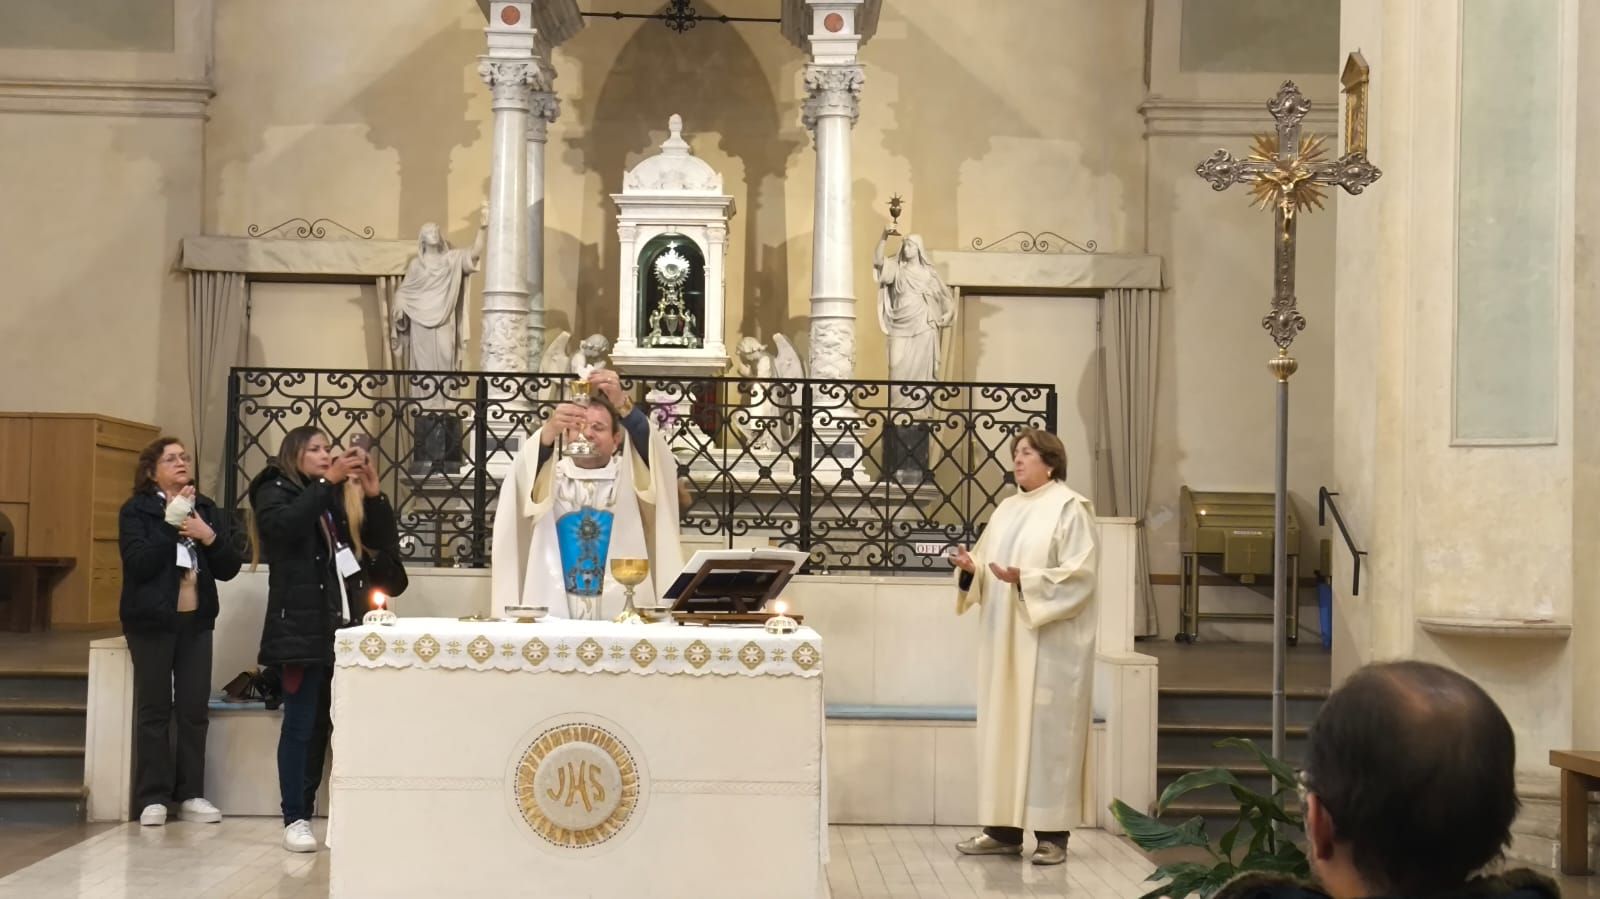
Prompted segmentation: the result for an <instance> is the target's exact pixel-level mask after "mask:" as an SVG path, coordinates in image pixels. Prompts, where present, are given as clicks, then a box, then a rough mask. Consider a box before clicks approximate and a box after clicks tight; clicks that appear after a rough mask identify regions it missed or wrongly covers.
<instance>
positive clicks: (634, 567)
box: [611, 559, 650, 624]
mask: <svg viewBox="0 0 1600 899" xmlns="http://www.w3.org/2000/svg"><path fill="white" fill-rule="evenodd" d="M611 576H612V577H614V578H616V579H617V583H619V584H621V585H622V587H623V590H624V591H625V595H624V599H623V602H622V614H620V615H618V616H617V617H615V618H613V619H611V620H612V621H615V622H616V623H618V624H642V623H644V618H643V617H642V616H641V615H640V614H639V610H638V609H636V608H634V606H633V588H634V587H637V586H639V585H640V584H642V583H644V579H645V578H646V577H649V576H650V560H649V559H612V560H611Z"/></svg>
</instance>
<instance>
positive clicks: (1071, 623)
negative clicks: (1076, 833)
mask: <svg viewBox="0 0 1600 899" xmlns="http://www.w3.org/2000/svg"><path fill="white" fill-rule="evenodd" d="M1011 455H1012V468H1013V470H1014V472H1015V474H1016V480H1017V487H1018V492H1017V494H1016V495H1015V496H1011V497H1008V498H1007V499H1006V500H1005V501H1004V502H1002V503H1001V504H1000V506H999V508H997V509H995V512H994V515H993V517H991V518H990V519H989V525H988V527H987V528H985V529H984V532H983V536H982V537H981V538H979V540H978V545H977V546H975V547H973V549H972V551H971V552H970V553H969V552H967V550H966V549H964V548H958V549H957V550H956V552H955V555H954V557H953V559H952V561H953V562H954V564H955V566H956V568H957V572H956V574H957V581H958V590H959V592H958V595H957V599H956V612H957V613H958V614H960V613H964V612H966V611H967V610H968V609H971V608H973V607H977V608H978V611H979V616H980V619H981V622H982V623H981V626H980V627H981V632H982V637H981V639H982V643H981V645H980V646H979V649H978V816H979V820H980V821H981V822H982V823H983V824H984V825H986V826H985V827H984V830H983V833H981V834H979V835H977V836H974V837H972V838H970V839H966V840H962V841H961V842H960V843H958V844H956V848H957V849H958V850H960V851H961V852H963V853H965V854H968V855H1020V854H1021V853H1022V836H1023V831H1024V830H1032V831H1034V833H1035V835H1036V836H1037V837H1038V846H1037V848H1036V849H1035V851H1034V853H1033V856H1032V861H1033V863H1034V864H1036V865H1055V864H1060V863H1061V862H1063V861H1065V860H1066V850H1067V837H1068V831H1069V830H1070V829H1071V828H1072V827H1073V826H1074V825H1075V824H1079V823H1081V822H1082V821H1084V820H1086V819H1089V814H1088V813H1087V812H1086V810H1085V809H1084V808H1083V806H1084V781H1085V768H1086V765H1087V762H1088V757H1089V732H1090V707H1091V704H1092V686H1093V680H1092V678H1093V674H1094V640H1095V627H1096V623H1095V602H1094V594H1095V554H1096V548H1095V520H1094V509H1093V508H1092V507H1091V506H1090V504H1089V501H1088V500H1086V499H1084V498H1083V497H1082V496H1079V495H1078V494H1077V493H1076V492H1074V491H1073V490H1072V489H1071V488H1069V487H1068V486H1067V485H1066V483H1065V481H1066V477H1067V453H1066V449H1065V448H1064V447H1063V446H1062V444H1061V441H1060V440H1059V439H1057V438H1056V436H1055V435H1054V434H1051V433H1049V432H1047V431H1042V430H1038V429H1034V428H1029V429H1026V430H1024V431H1022V432H1020V433H1019V434H1018V435H1017V436H1016V437H1015V438H1014V439H1013V440H1012V444H1011Z"/></svg>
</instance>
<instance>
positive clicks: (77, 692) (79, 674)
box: [0, 667, 89, 702]
mask: <svg viewBox="0 0 1600 899" xmlns="http://www.w3.org/2000/svg"><path fill="white" fill-rule="evenodd" d="M88 696H89V672H87V671H81V670H72V669H61V668H6V667H0V702H5V701H6V700H18V701H30V702H34V701H37V702H44V701H52V700H62V701H77V702H85V701H87V699H88Z"/></svg>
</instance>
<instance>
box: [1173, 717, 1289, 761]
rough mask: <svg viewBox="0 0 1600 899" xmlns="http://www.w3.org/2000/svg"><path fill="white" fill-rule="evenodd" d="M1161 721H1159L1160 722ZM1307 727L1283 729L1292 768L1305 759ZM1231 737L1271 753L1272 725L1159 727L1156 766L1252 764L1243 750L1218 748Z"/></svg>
mask: <svg viewBox="0 0 1600 899" xmlns="http://www.w3.org/2000/svg"><path fill="white" fill-rule="evenodd" d="M1158 720H1160V719H1158ZM1309 729H1310V728H1308V727H1307V726H1305V725H1289V726H1287V727H1285V729H1284V747H1283V748H1284V756H1285V761H1287V762H1289V764H1291V765H1298V764H1299V763H1300V761H1301V760H1302V759H1303V758H1304V756H1305V738H1306V734H1307V732H1308V731H1309ZM1229 737H1244V738H1246V739H1249V740H1251V741H1253V742H1254V743H1255V744H1256V745H1257V746H1259V747H1261V748H1262V749H1270V747H1271V744H1272V725H1271V724H1259V723H1255V722H1243V721H1235V722H1215V723H1199V724H1195V723H1183V724H1168V723H1166V722H1164V721H1163V722H1162V723H1160V724H1157V725H1156V762H1157V764H1160V763H1162V762H1168V763H1172V762H1175V761H1178V760H1182V761H1187V762H1192V763H1196V764H1213V765H1236V764H1246V763H1249V762H1251V761H1253V760H1254V759H1253V757H1252V756H1251V755H1250V754H1249V753H1247V752H1245V751H1244V750H1242V749H1233V748H1220V747H1218V746H1217V745H1216V744H1217V742H1218V741H1220V740H1224V739H1227V738H1229Z"/></svg>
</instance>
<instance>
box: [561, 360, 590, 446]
mask: <svg viewBox="0 0 1600 899" xmlns="http://www.w3.org/2000/svg"><path fill="white" fill-rule="evenodd" d="M590 386H591V385H590V384H589V381H588V379H586V378H579V379H578V380H576V381H573V382H572V400H573V402H575V403H577V404H578V405H579V406H584V407H587V406H588V405H589V388H590ZM565 449H566V453H567V455H569V456H574V457H577V458H580V459H582V458H586V457H588V456H592V455H594V444H592V443H590V442H589V438H588V437H585V436H584V435H583V433H582V432H581V431H580V432H579V433H577V434H576V435H574V436H573V438H572V440H570V441H568V443H567V445H566V447H565Z"/></svg>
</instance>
